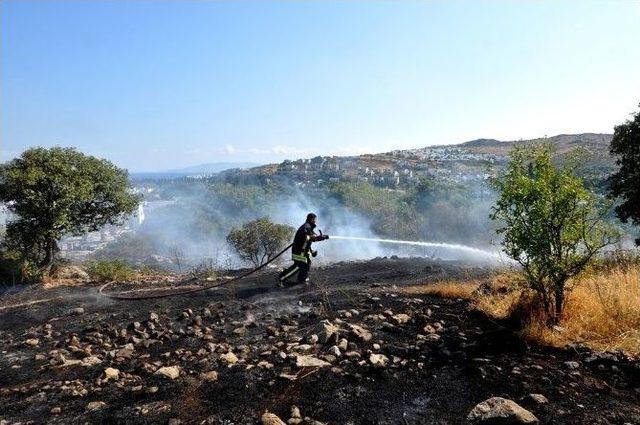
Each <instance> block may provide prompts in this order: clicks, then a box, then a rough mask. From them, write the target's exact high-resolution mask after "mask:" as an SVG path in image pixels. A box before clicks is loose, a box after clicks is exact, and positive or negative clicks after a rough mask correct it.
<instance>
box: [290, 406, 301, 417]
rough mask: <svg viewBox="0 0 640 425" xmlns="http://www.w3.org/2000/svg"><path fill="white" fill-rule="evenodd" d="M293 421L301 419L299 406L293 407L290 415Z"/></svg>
mask: <svg viewBox="0 0 640 425" xmlns="http://www.w3.org/2000/svg"><path fill="white" fill-rule="evenodd" d="M289 416H290V417H291V418H293V419H300V418H302V415H301V414H300V409H298V407H297V406H291V414H290V415H289Z"/></svg>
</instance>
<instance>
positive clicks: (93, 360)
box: [82, 356, 102, 367]
mask: <svg viewBox="0 0 640 425" xmlns="http://www.w3.org/2000/svg"><path fill="white" fill-rule="evenodd" d="M100 363H102V360H100V359H99V358H98V357H96V356H89V357H85V358H84V359H82V366H87V367H90V366H97V365H99V364H100Z"/></svg>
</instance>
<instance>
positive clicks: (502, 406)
mask: <svg viewBox="0 0 640 425" xmlns="http://www.w3.org/2000/svg"><path fill="white" fill-rule="evenodd" d="M467 420H468V421H469V422H471V423H474V424H501V425H502V424H537V423H539V422H540V421H539V420H538V418H536V417H535V416H534V415H533V413H531V412H529V411H528V410H526V409H524V408H523V407H522V406H520V405H519V404H518V403H516V402H515V401H513V400H509V399H506V398H502V397H492V398H490V399H487V400H485V401H483V402H482V403H479V404H477V405H476V407H474V408H473V409H472V410H471V412H469V414H468V415H467Z"/></svg>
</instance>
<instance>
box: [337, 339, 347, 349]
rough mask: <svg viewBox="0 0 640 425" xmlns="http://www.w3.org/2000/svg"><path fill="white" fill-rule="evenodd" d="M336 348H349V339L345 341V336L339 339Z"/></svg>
mask: <svg viewBox="0 0 640 425" xmlns="http://www.w3.org/2000/svg"><path fill="white" fill-rule="evenodd" d="M338 348H339V349H340V350H342V351H347V348H349V341H347V339H346V338H342V339H340V341H339V342H338Z"/></svg>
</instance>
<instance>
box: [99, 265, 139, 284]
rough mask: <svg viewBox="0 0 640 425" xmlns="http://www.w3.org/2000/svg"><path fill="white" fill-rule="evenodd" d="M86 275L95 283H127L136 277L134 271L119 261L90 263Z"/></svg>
mask: <svg viewBox="0 0 640 425" xmlns="http://www.w3.org/2000/svg"><path fill="white" fill-rule="evenodd" d="M87 273H89V276H90V277H91V279H93V280H95V281H97V282H113V281H128V280H131V279H133V278H134V277H135V276H136V271H135V270H134V269H133V268H131V267H130V266H129V265H127V264H126V263H125V262H124V261H121V260H98V261H95V262H93V263H90V264H89V265H88V267H87Z"/></svg>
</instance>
